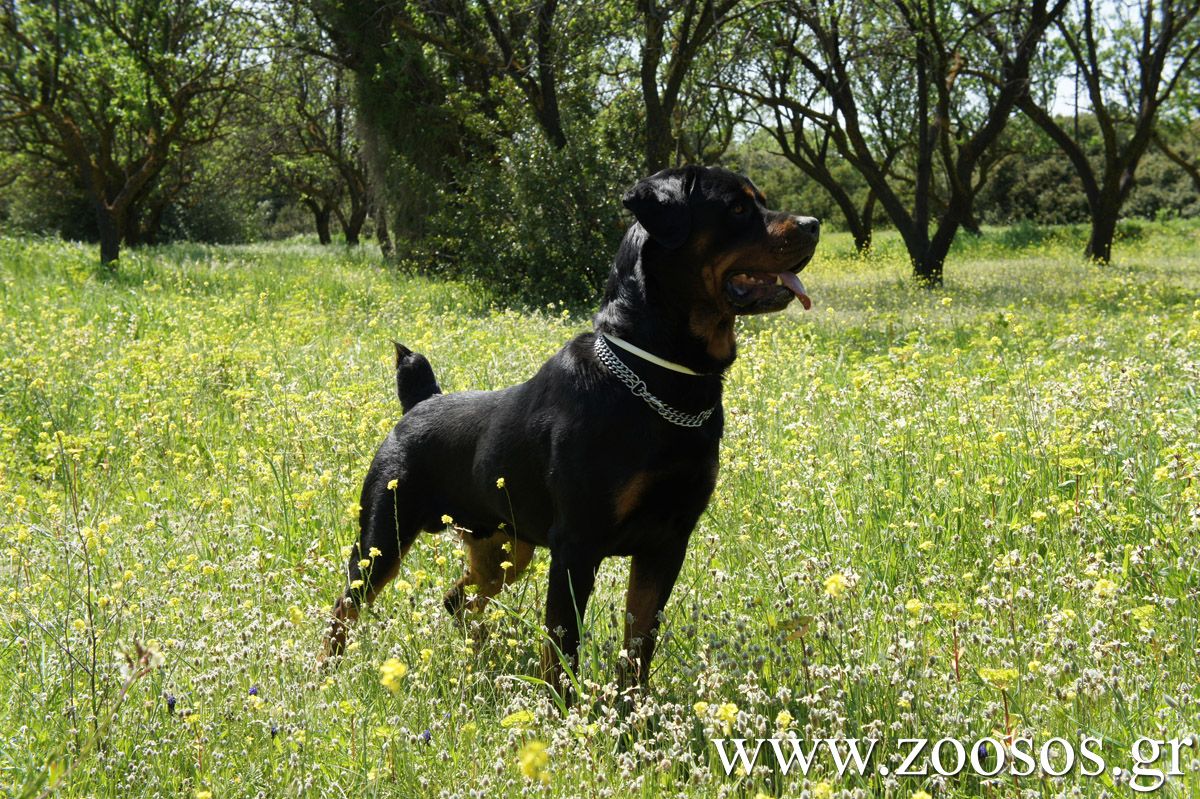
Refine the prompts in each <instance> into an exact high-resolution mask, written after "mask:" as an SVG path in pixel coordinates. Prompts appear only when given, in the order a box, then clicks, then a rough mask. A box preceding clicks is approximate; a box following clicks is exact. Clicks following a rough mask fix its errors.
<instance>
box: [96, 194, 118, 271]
mask: <svg viewBox="0 0 1200 799" xmlns="http://www.w3.org/2000/svg"><path fill="white" fill-rule="evenodd" d="M94 205H95V206H96V228H97V230H98V231H99V233H100V263H101V264H103V265H104V266H107V267H110V268H114V265H115V264H116V262H117V258H119V257H120V255H121V225H120V223H119V222H118V220H117V215H116V214H115V213H113V211H112V209H110V208H109V207H108V206H107V205H105V204H104V203H103V202H102V201H96V202H95V203H94Z"/></svg>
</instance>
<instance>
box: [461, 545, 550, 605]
mask: <svg viewBox="0 0 1200 799" xmlns="http://www.w3.org/2000/svg"><path fill="white" fill-rule="evenodd" d="M505 544H508V545H509V547H508V549H507V550H506V549H505ZM463 546H464V547H466V550H467V570H466V572H465V573H464V574H463V576H462V577H460V578H458V582H456V583H455V584H454V587H453V588H451V589H450V591H449V592H447V593H446V596H445V600H444V601H445V603H446V607H447V608H450V609H451V610H452V611H453V612H454V614H455V615H456V616H461V615H462V614H463V612H464V611H467V610H469V611H471V612H472V613H478V612H480V611H482V610H483V609H484V608H486V607H487V604H488V602H489V601H491V599H492V597H494V596H496V595H497V594H499V593H500V591H501V589H503V588H504V586H506V585H511V584H512V583H514V582H516V580H517V578H519V577H520V576H521V573H522V572H524V571H525V568H526V567H527V566H528V565H529V561H530V560H532V559H533V544H529V543H526V542H525V541H521V540H520V539H515V538H513V537H512V536H511V535H508V534H506V533H500V532H496V533H493V534H492V535H491V536H490V537H489V538H482V539H480V538H475V537H474V536H470V535H464V536H463ZM506 562H507V563H511V564H512V565H511V566H509V567H508V568H507V569H505V568H503V567H502V564H504V563H506ZM468 586H475V596H474V597H472V598H471V599H470V601H468V600H467V587H468Z"/></svg>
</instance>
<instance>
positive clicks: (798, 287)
mask: <svg viewBox="0 0 1200 799" xmlns="http://www.w3.org/2000/svg"><path fill="white" fill-rule="evenodd" d="M779 280H780V282H781V283H783V285H785V286H787V287H788V288H789V289H791V292H792V293H793V294H795V295H796V297H797V298H799V300H800V304H801V305H803V306H804V310H806V311H807V310H809V309H810V308H812V300H810V299H809V298H808V295H807V294H806V293H805V292H804V284H803V283H801V282H800V278H799V277H797V276H796V273H795V272H780V273H779Z"/></svg>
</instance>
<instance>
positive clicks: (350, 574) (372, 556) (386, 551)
mask: <svg viewBox="0 0 1200 799" xmlns="http://www.w3.org/2000/svg"><path fill="white" fill-rule="evenodd" d="M361 504H362V508H361V509H360V511H359V527H360V535H359V540H358V543H357V544H355V545H354V546H353V547H352V548H351V551H350V559H349V563H348V564H347V566H346V589H345V590H344V591H343V593H342V595H341V596H340V597H339V598H338V600H337V601H336V602H335V603H334V605H333V615H332V619H331V621H330V625H329V631H328V633H327V634H326V638H325V651H324V654H323V655H322V658H321V659H322V660H324V659H325V658H327V657H330V656H337V655H340V654H341V653H342V652H343V651H344V650H345V647H346V636H347V634H348V632H349V627H350V624H351V623H353V622H354V621H355V620H356V619H357V618H358V614H359V609H360V608H361V607H362V605H363V604H370V603H372V602H374V601H375V597H376V596H378V595H379V592H380V591H381V590H382V589H383V587H384V586H385V585H387V584H388V583H389V582H390V581H391V580H392V578H393V577H395V576H396V573H397V572H398V571H399V569H400V561H401V560H402V559H403V558H404V556H405V555H406V554H408V550H409V548H410V547H411V546H412V543H413V541H414V540H415V539H416V537H417V534H418V533H419V532H420V530H421V525H420V523H419V521H418V520H419V519H420V514H419V513H414V512H413V511H414V510H415V503H412V502H406V501H405V500H404V499H403V498H402V497H401V496H400V491H398V490H396V489H389V488H385V487H384V486H383V478H382V477H381V476H378V475H374V474H373V475H370V476H369V477H368V480H367V482H366V484H365V485H364V486H363V496H362V503H361Z"/></svg>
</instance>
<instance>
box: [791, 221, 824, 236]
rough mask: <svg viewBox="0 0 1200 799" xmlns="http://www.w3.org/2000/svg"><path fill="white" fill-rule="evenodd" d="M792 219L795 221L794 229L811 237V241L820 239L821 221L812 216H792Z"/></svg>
mask: <svg viewBox="0 0 1200 799" xmlns="http://www.w3.org/2000/svg"><path fill="white" fill-rule="evenodd" d="M792 218H793V219H795V220H796V227H798V228H800V230H802V231H804V232H805V233H807V234H808V235H810V236H812V237H813V239H819V238H821V220H819V219H817V218H816V217H812V216H794V217H792Z"/></svg>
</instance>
